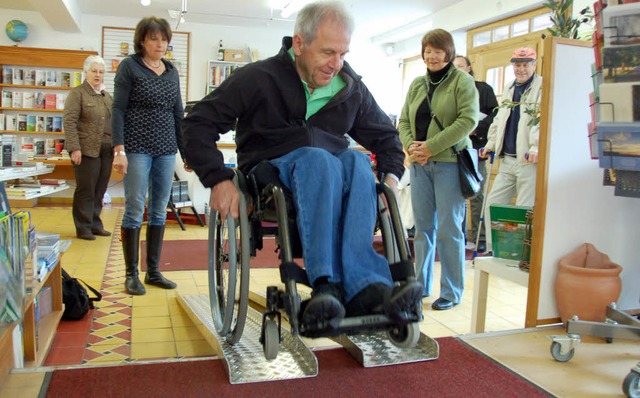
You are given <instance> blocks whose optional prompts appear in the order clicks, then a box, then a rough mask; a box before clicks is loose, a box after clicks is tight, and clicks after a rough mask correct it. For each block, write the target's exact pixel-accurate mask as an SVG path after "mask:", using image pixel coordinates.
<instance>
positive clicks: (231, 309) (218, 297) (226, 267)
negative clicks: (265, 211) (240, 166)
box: [209, 195, 251, 344]
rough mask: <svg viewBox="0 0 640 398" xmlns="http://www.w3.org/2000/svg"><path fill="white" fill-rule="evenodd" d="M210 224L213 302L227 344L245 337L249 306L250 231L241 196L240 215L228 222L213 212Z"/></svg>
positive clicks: (245, 208)
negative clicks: (243, 334) (244, 331)
mask: <svg viewBox="0 0 640 398" xmlns="http://www.w3.org/2000/svg"><path fill="white" fill-rule="evenodd" d="M210 220H214V222H210V223H209V300H210V304H211V316H212V318H213V324H214V326H215V328H216V331H217V332H218V334H220V336H222V337H224V338H225V340H226V341H227V343H229V344H235V343H237V342H238V341H239V340H240V337H242V332H243V330H244V324H245V320H246V317H247V308H248V305H249V260H250V258H251V255H250V250H249V247H250V236H249V234H250V230H249V220H248V216H247V207H246V202H245V200H244V198H243V197H242V195H241V201H240V216H239V217H238V220H237V221H236V220H235V219H234V218H233V217H232V216H231V214H229V215H228V217H227V218H226V219H225V220H222V219H221V218H220V214H219V213H218V212H216V211H214V210H212V211H211V217H210Z"/></svg>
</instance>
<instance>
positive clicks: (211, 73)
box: [205, 61, 248, 95]
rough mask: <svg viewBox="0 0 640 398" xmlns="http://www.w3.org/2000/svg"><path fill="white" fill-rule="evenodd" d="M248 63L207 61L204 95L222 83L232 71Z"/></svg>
mask: <svg viewBox="0 0 640 398" xmlns="http://www.w3.org/2000/svg"><path fill="white" fill-rule="evenodd" d="M246 64H248V62H232V61H208V62H207V87H206V89H205V95H207V94H209V93H210V92H212V91H213V90H215V89H216V88H218V86H220V84H222V82H223V81H224V79H226V78H227V77H229V75H231V73H233V71H234V70H236V69H238V68H241V67H243V66H244V65H246Z"/></svg>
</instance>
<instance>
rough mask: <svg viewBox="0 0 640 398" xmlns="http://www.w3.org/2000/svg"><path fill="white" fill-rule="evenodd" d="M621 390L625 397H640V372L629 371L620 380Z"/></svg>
mask: <svg viewBox="0 0 640 398" xmlns="http://www.w3.org/2000/svg"><path fill="white" fill-rule="evenodd" d="M622 391H623V392H624V394H625V395H626V396H627V397H631V398H638V397H640V374H639V373H637V372H634V371H631V372H629V374H628V375H627V377H625V378H624V381H623V382H622Z"/></svg>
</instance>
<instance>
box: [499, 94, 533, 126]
mask: <svg viewBox="0 0 640 398" xmlns="http://www.w3.org/2000/svg"><path fill="white" fill-rule="evenodd" d="M517 106H524V107H525V109H524V113H526V114H527V115H529V116H530V117H531V119H529V122H528V123H527V126H529V127H533V126H537V125H539V124H540V104H539V103H538V102H526V101H518V102H514V101H511V100H509V99H506V100H504V101H503V102H502V104H500V106H498V109H500V108H507V109H509V110H513V108H515V107H517Z"/></svg>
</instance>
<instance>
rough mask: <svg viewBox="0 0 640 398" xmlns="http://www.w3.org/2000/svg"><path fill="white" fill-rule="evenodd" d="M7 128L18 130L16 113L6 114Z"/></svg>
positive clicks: (5, 122)
mask: <svg viewBox="0 0 640 398" xmlns="http://www.w3.org/2000/svg"><path fill="white" fill-rule="evenodd" d="M4 127H5V130H10V131H16V115H5V118H4Z"/></svg>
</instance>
